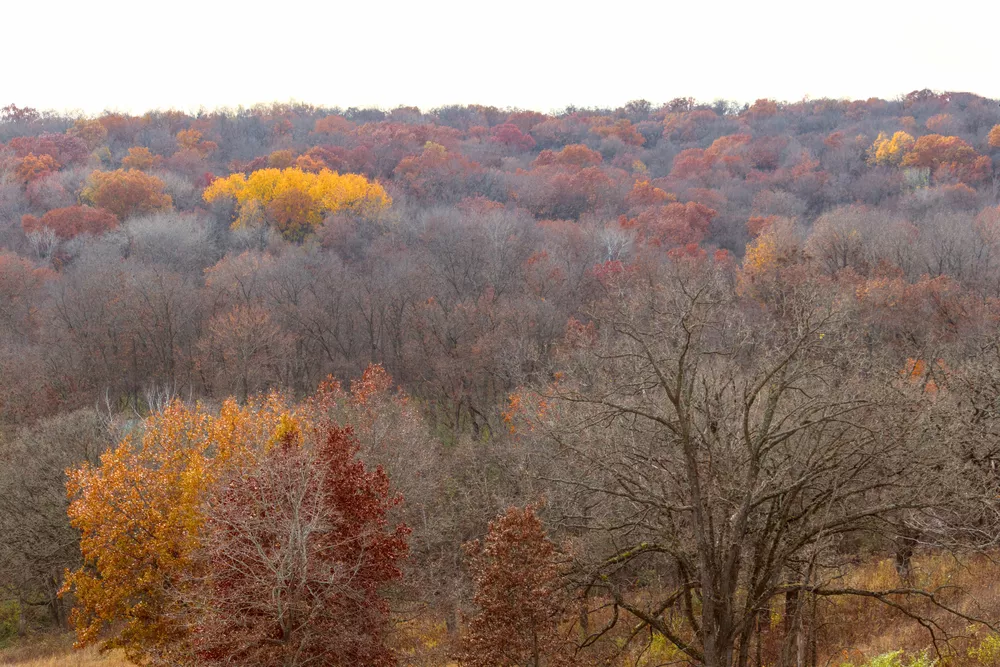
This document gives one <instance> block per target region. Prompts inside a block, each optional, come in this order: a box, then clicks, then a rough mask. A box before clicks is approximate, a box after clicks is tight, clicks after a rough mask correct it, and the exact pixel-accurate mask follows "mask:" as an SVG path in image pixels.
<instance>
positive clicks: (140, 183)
mask: <svg viewBox="0 0 1000 667" xmlns="http://www.w3.org/2000/svg"><path fill="white" fill-rule="evenodd" d="M164 187H165V186H164V183H163V181H162V180H160V179H159V178H157V177H156V176H150V175H149V174H145V173H143V172H141V171H137V170H134V169H130V170H127V171H126V170H124V169H117V170H115V171H95V172H93V173H92V174H91V175H90V179H89V181H88V183H87V186H86V187H85V188H84V190H83V192H82V193H81V194H80V197H81V198H82V199H83V200H84V201H88V202H90V203H92V204H94V205H95V206H98V207H100V208H103V209H107V210H108V211H110V212H111V213H112V214H114V215H115V216H116V217H117V218H118V219H119V220H127V219H128V218H130V217H132V216H135V215H142V214H146V213H153V212H155V211H163V210H167V209H169V208H171V206H172V205H173V200H172V199H171V197H170V195H168V194H166V193H164V192H163V189H164Z"/></svg>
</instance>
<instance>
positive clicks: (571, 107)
mask: <svg viewBox="0 0 1000 667" xmlns="http://www.w3.org/2000/svg"><path fill="white" fill-rule="evenodd" d="M923 90H930V91H931V92H933V93H935V94H948V95H973V96H975V97H979V98H982V99H985V100H990V101H994V102H1000V96H998V97H993V96H990V95H986V94H982V93H979V92H976V91H972V90H944V89H936V88H930V87H927V86H924V87H922V88H914V89H912V90H907V91H904V92H900V93H897V94H895V95H892V96H880V95H874V96H871V97H850V96H841V97H831V96H812V95H806V96H804V97H802V98H801V99H797V100H791V99H778V98H773V97H757V98H754V99H734V98H728V97H714V98H712V99H700V98H697V97H693V96H690V95H678V96H676V97H673V98H670V99H664V100H649V99H647V98H643V97H632V98H629V99H628V100H625V101H623V102H621V103H620V104H613V105H612V104H603V105H589V106H588V105H582V104H574V103H572V102H570V103H569V104H566V105H564V106H561V107H554V108H548V109H542V108H537V107H524V106H515V105H498V104H485V103H480V102H475V101H471V102H451V103H444V104H437V105H433V106H420V105H416V104H407V103H406V102H405V101H404V102H401V103H399V104H394V105H387V106H386V105H382V106H380V105H347V104H336V103H333V104H326V103H316V102H311V101H308V100H303V99H298V98H294V97H293V98H290V99H288V100H269V101H259V102H252V103H249V104H239V105H235V106H234V105H221V106H214V107H207V106H200V107H186V108H180V107H177V106H168V107H152V108H148V107H147V108H128V109H123V108H121V107H105V108H103V109H100V110H98V111H88V110H85V109H82V108H80V107H63V108H52V107H42V106H36V105H33V104H31V103H30V100H29V101H27V103H24V104H22V103H21V102H22V101H21V100H14V101H11V100H0V103H3V105H4V106H6V105H7V104H13V105H14V106H15V107H18V108H21V109H25V108H29V109H34V110H35V111H37V112H39V113H41V114H51V115H55V116H67V117H71V118H72V117H96V116H101V115H105V114H114V113H123V114H127V115H131V116H136V117H138V116H142V115H145V114H149V113H167V112H171V111H176V112H181V113H184V114H187V115H189V116H196V115H198V114H199V113H208V114H216V113H227V112H233V111H239V110H243V109H249V110H252V109H258V108H267V107H271V106H280V105H288V106H293V107H294V106H305V107H309V108H313V109H328V110H339V111H342V112H346V111H348V110H351V109H355V110H359V111H362V110H378V111H382V112H385V113H388V112H391V111H393V110H395V109H402V108H406V109H410V108H416V109H418V110H419V111H420V113H422V114H429V113H434V112H435V111H437V110H438V109H445V108H450V107H493V108H496V109H499V110H501V111H535V112H538V113H543V114H546V115H550V116H554V115H560V114H565V113H572V112H574V111H614V110H616V109H621V108H623V107H625V106H626V105H627V104H629V103H630V102H638V101H645V102H649V103H650V104H651V105H652V107H651V108H652V109H658V108H662V107H663V106H665V105H667V104H669V103H670V102H672V101H673V100H675V99H692V100H694V103H695V105H699V106H700V105H709V106H710V105H713V104H715V103H716V102H720V101H722V102H729V103H733V104H736V105H740V106H744V105H752V104H753V103H754V102H756V101H757V100H761V99H768V100H772V101H774V102H777V103H778V104H781V105H793V104H801V103H804V102H814V101H820V100H833V101H838V102H844V101H846V102H855V101H860V102H867V101H870V100H881V101H884V102H894V101H898V100H902V99H903V98H905V96H906V95H908V94H909V93H912V92H918V91H923Z"/></svg>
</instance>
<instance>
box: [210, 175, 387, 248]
mask: <svg viewBox="0 0 1000 667" xmlns="http://www.w3.org/2000/svg"><path fill="white" fill-rule="evenodd" d="M222 197H231V198H233V199H234V200H235V202H236V220H235V221H234V223H233V227H234V228H239V227H243V226H252V225H255V224H260V223H266V224H270V225H271V226H273V227H275V228H276V229H277V230H278V231H279V232H281V234H282V236H284V237H285V238H286V239H288V240H290V241H300V240H302V239H303V238H305V237H306V236H308V235H309V234H310V233H311V232H313V231H315V229H316V228H317V227H318V226H319V225H320V224H321V223H322V222H323V218H324V217H325V216H326V215H327V214H329V213H336V212H340V211H349V212H353V213H357V214H359V215H364V216H373V215H377V214H378V213H379V212H381V211H384V210H385V209H387V208H388V207H389V206H390V205H391V204H392V199H391V198H390V197H389V195H388V194H387V193H386V191H385V190H384V189H383V188H382V186H381V185H379V184H378V183H374V182H371V181H369V180H368V179H366V178H365V177H364V176H361V175H359V174H338V173H337V172H334V171H329V170H327V169H323V170H322V171H320V172H319V173H310V172H307V171H303V170H301V169H298V168H296V167H289V168H285V169H259V170H257V171H254V172H253V173H251V174H250V175H249V176H246V175H244V174H241V173H236V174H232V175H230V176H229V177H227V178H220V179H217V180H216V181H214V182H213V183H212V184H211V185H210V186H208V188H206V190H205V193H204V198H205V201H208V202H213V201H215V200H216V199H219V198H222Z"/></svg>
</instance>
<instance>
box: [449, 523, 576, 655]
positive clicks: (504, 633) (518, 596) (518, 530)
mask: <svg viewBox="0 0 1000 667" xmlns="http://www.w3.org/2000/svg"><path fill="white" fill-rule="evenodd" d="M466 551H467V552H468V554H469V569H470V570H471V571H472V577H473V584H474V586H475V594H474V596H473V601H474V602H475V604H476V607H478V613H477V614H476V615H475V616H473V617H472V618H470V619H469V624H468V632H467V633H466V637H465V646H464V650H463V652H462V653H463V655H462V659H463V662H464V663H465V664H467V665H470V667H495V666H496V665H524V664H533V665H541V664H545V665H569V664H573V652H572V649H571V647H570V645H569V644H568V643H567V642H566V641H565V640H563V638H562V637H560V634H559V623H560V621H561V620H562V619H563V616H564V614H565V612H566V599H565V594H564V592H563V591H562V590H561V587H560V567H559V554H558V553H557V551H556V548H555V545H554V544H553V543H552V542H551V541H550V540H549V539H548V537H547V536H546V535H545V529H544V528H543V527H542V523H541V521H539V520H538V517H537V516H536V515H535V508H534V507H532V506H530V505H529V506H528V507H526V508H525V509H523V510H521V509H518V508H516V507H511V508H510V509H508V510H507V512H506V513H505V514H504V515H502V516H501V517H499V518H498V519H497V520H496V521H493V522H491V523H490V529H489V533H488V534H487V535H486V539H485V541H484V542H483V543H482V544H481V543H480V542H479V541H478V540H477V541H475V542H471V543H469V544H467V545H466Z"/></svg>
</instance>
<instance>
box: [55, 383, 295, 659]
mask: <svg viewBox="0 0 1000 667" xmlns="http://www.w3.org/2000/svg"><path fill="white" fill-rule="evenodd" d="M288 411H289V406H288V405H287V404H286V403H285V402H284V401H283V400H282V399H280V398H279V397H278V396H276V395H272V396H270V397H268V398H267V399H264V400H262V401H254V402H251V403H249V404H247V405H246V406H243V407H240V406H238V405H237V404H236V402H235V401H232V400H229V401H226V402H225V403H224V404H223V405H222V408H221V410H220V412H219V413H218V415H214V414H212V413H210V412H208V411H207V410H205V409H204V408H202V407H200V406H199V407H195V408H189V407H186V406H184V405H183V404H181V403H179V402H177V403H173V404H171V405H170V406H169V407H167V408H166V409H165V410H164V411H163V412H160V413H157V414H155V415H153V416H151V417H149V418H148V419H147V420H146V421H145V423H144V424H143V427H142V428H141V429H139V430H138V431H134V432H132V433H130V434H128V435H126V437H125V438H124V439H123V440H122V441H121V442H119V443H118V445H117V446H115V447H114V448H112V449H110V450H109V451H107V452H105V453H104V454H103V455H102V456H101V458H100V465H99V466H93V465H91V464H89V463H84V464H83V465H82V466H81V467H79V468H77V469H76V470H72V471H70V473H69V482H68V484H67V488H68V490H69V495H70V499H71V502H70V505H69V510H68V513H69V518H70V523H71V524H72V526H73V527H74V528H76V529H77V530H79V531H80V536H81V537H80V550H81V552H82V557H83V562H84V565H83V566H82V567H80V568H79V569H77V570H75V571H74V572H72V573H70V574H68V576H67V577H66V582H65V585H64V588H63V591H65V592H69V591H72V592H73V594H74V596H75V599H76V606H75V607H74V609H73V612H72V614H71V616H70V619H71V622H72V623H73V624H74V626H75V627H76V632H77V640H78V645H80V646H83V645H87V644H94V643H97V642H99V641H100V642H102V646H103V647H104V648H122V649H124V650H125V653H126V655H128V656H129V657H130V659H132V660H134V661H136V662H142V661H153V662H154V663H157V664H178V662H179V661H180V660H181V658H182V657H183V656H184V655H186V654H187V648H186V642H187V640H188V638H189V637H188V631H187V630H188V622H189V618H188V617H186V616H185V612H186V604H185V601H184V599H183V591H184V589H185V587H186V586H190V585H191V581H192V579H193V578H196V576H195V575H196V574H197V561H196V559H195V554H196V552H197V550H198V549H199V548H200V547H201V545H202V544H203V542H202V536H203V533H202V531H203V528H204V526H205V517H204V512H203V508H204V503H205V501H207V500H208V498H209V494H210V493H211V492H212V490H213V489H214V485H215V483H216V481H217V480H218V479H220V478H221V477H222V475H223V474H224V472H225V470H226V469H227V467H229V466H237V465H239V464H241V463H243V462H245V461H246V459H247V457H250V458H251V459H252V456H253V454H254V453H257V452H263V451H265V450H266V449H267V446H268V444H267V443H269V442H272V441H274V439H275V438H276V437H278V436H279V435H280V431H279V427H280V428H288V427H289V421H288V418H287V413H288ZM282 415H286V418H285V419H282ZM300 428H302V427H301V426H300Z"/></svg>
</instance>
